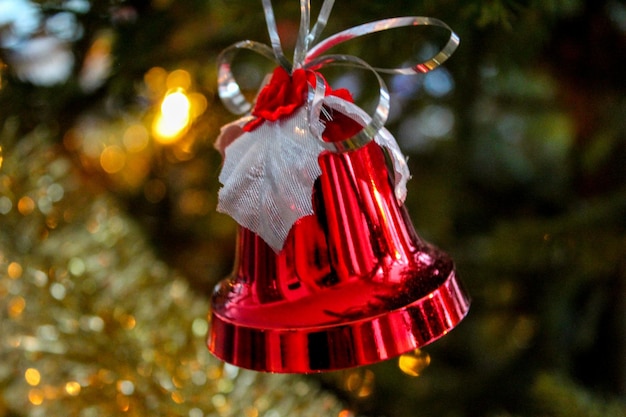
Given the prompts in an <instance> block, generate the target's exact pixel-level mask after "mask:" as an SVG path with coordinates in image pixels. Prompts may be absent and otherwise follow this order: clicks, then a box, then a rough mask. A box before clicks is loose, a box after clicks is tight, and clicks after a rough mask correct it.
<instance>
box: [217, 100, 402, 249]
mask: <svg viewBox="0 0 626 417" xmlns="http://www.w3.org/2000/svg"><path fill="white" fill-rule="evenodd" d="M321 101H322V102H323V105H324V106H325V107H327V108H329V109H332V110H335V111H339V112H341V113H343V114H345V115H347V116H348V117H350V118H352V119H353V120H355V121H356V122H358V123H360V124H361V125H366V124H367V123H369V122H370V120H371V118H370V117H369V115H368V114H367V113H366V112H364V111H363V110H361V109H360V108H359V107H358V106H356V105H355V104H353V103H350V102H348V101H345V100H343V99H341V98H339V97H335V96H326V97H324V98H323V99H322V100H321ZM321 108H322V106H314V107H313V109H319V111H321ZM319 111H318V112H317V114H316V113H315V112H309V110H308V109H307V107H306V106H302V107H301V108H300V109H298V110H297V111H296V112H295V113H294V114H293V115H291V116H289V117H287V118H284V119H280V120H278V121H276V122H268V121H266V122H264V123H263V124H261V125H260V126H259V127H257V128H256V129H254V130H253V131H252V132H245V131H244V130H243V126H244V125H245V124H246V123H247V122H248V121H250V120H251V118H250V117H249V116H248V117H244V118H241V119H239V120H237V121H235V122H233V123H230V124H228V125H226V126H224V127H223V128H222V131H221V135H220V137H219V138H218V139H217V141H216V148H218V150H219V151H220V152H221V153H222V154H223V155H224V166H223V167H222V171H221V173H220V176H219V180H220V182H221V183H222V185H223V187H222V188H221V189H220V191H219V196H218V198H219V200H218V205H217V210H218V211H219V212H222V213H226V214H228V215H229V216H231V217H232V218H233V219H235V220H236V221H237V223H239V224H240V225H241V226H243V227H245V228H247V229H249V230H251V231H252V232H254V233H256V234H257V235H259V236H260V237H261V238H262V239H263V240H264V241H265V242H266V243H267V244H268V245H269V246H270V247H272V249H274V251H276V252H279V251H280V250H281V249H282V247H283V245H284V243H285V240H286V239H287V235H288V234H289V230H290V229H291V227H292V226H293V224H294V223H295V222H296V221H297V220H298V219H300V218H302V217H304V216H308V215H311V214H314V212H313V201H312V197H313V185H314V183H315V180H316V179H317V178H318V177H319V176H320V175H321V174H322V171H321V169H320V167H319V163H318V157H319V155H320V153H321V152H323V151H324V150H326V148H325V147H324V145H323V144H322V142H321V139H318V137H320V136H321V133H322V132H323V130H324V124H323V123H322V122H321V119H320V117H319ZM310 119H312V120H310ZM374 140H375V142H376V143H377V144H378V145H380V146H384V147H385V148H386V149H387V150H388V151H389V153H390V156H391V159H392V161H393V167H394V171H395V172H394V178H395V195H396V198H397V199H398V200H399V201H400V202H404V200H405V198H406V193H407V191H406V182H407V180H408V179H409V177H410V174H409V169H408V166H407V164H406V160H405V158H404V156H403V155H402V152H401V151H400V148H399V147H398V144H397V143H396V140H395V138H394V137H393V136H392V135H391V133H389V131H388V130H387V129H385V128H382V129H381V130H380V131H379V132H378V134H377V135H376V137H375V138H374Z"/></svg>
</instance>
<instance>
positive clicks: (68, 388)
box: [65, 381, 80, 396]
mask: <svg viewBox="0 0 626 417" xmlns="http://www.w3.org/2000/svg"><path fill="white" fill-rule="evenodd" d="M65 392H67V393H68V394H69V395H71V396H75V395H78V394H80V384H79V383H78V382H76V381H70V382H68V383H67V384H65Z"/></svg>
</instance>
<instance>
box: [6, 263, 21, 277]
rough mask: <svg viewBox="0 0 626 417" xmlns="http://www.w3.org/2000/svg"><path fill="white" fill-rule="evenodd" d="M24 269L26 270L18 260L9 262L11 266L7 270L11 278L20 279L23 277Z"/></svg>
mask: <svg viewBox="0 0 626 417" xmlns="http://www.w3.org/2000/svg"><path fill="white" fill-rule="evenodd" d="M23 271H24V270H23V268H22V265H20V264H19V263H17V262H11V263H10V264H9V267H8V268H7V272H8V273H9V278H12V279H18V278H19V277H21V276H22V272H23Z"/></svg>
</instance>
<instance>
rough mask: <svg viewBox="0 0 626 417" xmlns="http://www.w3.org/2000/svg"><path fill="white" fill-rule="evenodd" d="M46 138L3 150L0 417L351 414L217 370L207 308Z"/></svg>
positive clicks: (283, 381)
mask: <svg viewBox="0 0 626 417" xmlns="http://www.w3.org/2000/svg"><path fill="white" fill-rule="evenodd" d="M6 131H7V130H6V129H5V133H4V135H6ZM47 136H48V131H47V130H46V129H39V130H36V131H34V132H33V133H31V134H30V135H28V136H27V137H24V138H20V140H14V139H11V138H10V137H6V136H5V137H3V138H0V139H1V140H0V143H3V144H4V145H2V147H1V148H0V325H1V327H2V332H1V334H2V339H1V340H0V357H1V358H2V360H1V361H0V416H3V415H9V416H48V417H50V416H69V415H71V416H78V417H96V416H107V417H109V416H116V415H123V416H185V417H186V416H189V417H206V416H243V417H256V416H287V415H289V416H293V415H298V416H333V415H335V416H336V415H341V416H348V415H350V413H349V412H348V411H347V410H344V409H343V408H342V405H341V404H340V402H339V401H338V400H337V399H336V398H335V397H334V396H332V395H330V394H329V393H326V392H324V391H322V390H320V388H319V387H318V386H317V385H316V384H315V383H314V382H313V381H311V380H308V379H305V378H302V377H295V376H288V375H270V374H260V373H255V372H250V371H245V370H241V369H238V368H235V367H232V366H228V365H224V364H222V363H221V362H219V361H218V360H216V359H215V358H214V357H212V356H211V355H210V354H209V353H208V351H207V349H206V347H205V333H206V331H207V327H208V323H207V321H206V319H205V317H206V312H207V310H208V303H207V302H206V300H204V299H200V298H198V297H196V296H194V294H193V293H192V292H191V291H190V289H189V288H188V285H187V283H186V281H185V280H184V279H183V278H182V277H180V276H177V274H176V273H175V272H174V271H172V270H171V269H170V268H168V266H167V265H165V264H164V263H163V262H162V261H161V260H159V259H158V258H157V256H156V255H155V254H154V251H153V250H152V249H151V247H150V245H149V243H148V242H147V240H146V239H145V237H144V236H142V232H141V230H140V228H139V227H138V226H137V225H136V224H134V223H133V221H132V220H131V219H129V218H128V217H127V216H126V215H125V214H124V213H123V211H122V210H121V209H120V206H119V204H117V203H116V201H115V199H114V198H113V196H111V195H110V194H108V193H107V192H106V191H104V190H102V189H99V188H98V187H97V186H96V185H95V184H94V183H93V182H91V181H90V180H89V179H88V178H87V179H85V178H81V174H80V173H79V171H78V170H77V169H75V167H74V166H73V164H72V162H71V160H70V159H69V158H67V157H66V156H64V155H63V153H62V152H59V151H58V150H57V149H56V148H55V147H54V146H53V145H50V143H49V141H48V140H47ZM7 143H9V145H6V144H7Z"/></svg>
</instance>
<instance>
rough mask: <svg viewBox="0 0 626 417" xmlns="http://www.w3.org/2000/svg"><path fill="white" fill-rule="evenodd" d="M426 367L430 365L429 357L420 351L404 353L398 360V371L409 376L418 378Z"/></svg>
mask: <svg viewBox="0 0 626 417" xmlns="http://www.w3.org/2000/svg"><path fill="white" fill-rule="evenodd" d="M428 365H430V355H429V354H428V353H427V352H424V351H423V350H420V349H416V350H414V351H412V352H409V353H405V354H404V355H402V356H400V358H399V359H398V367H399V368H400V370H401V371H402V372H404V373H405V374H407V375H410V376H415V377H416V376H420V374H421V373H422V371H423V370H424V369H426V368H427V367H428Z"/></svg>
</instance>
